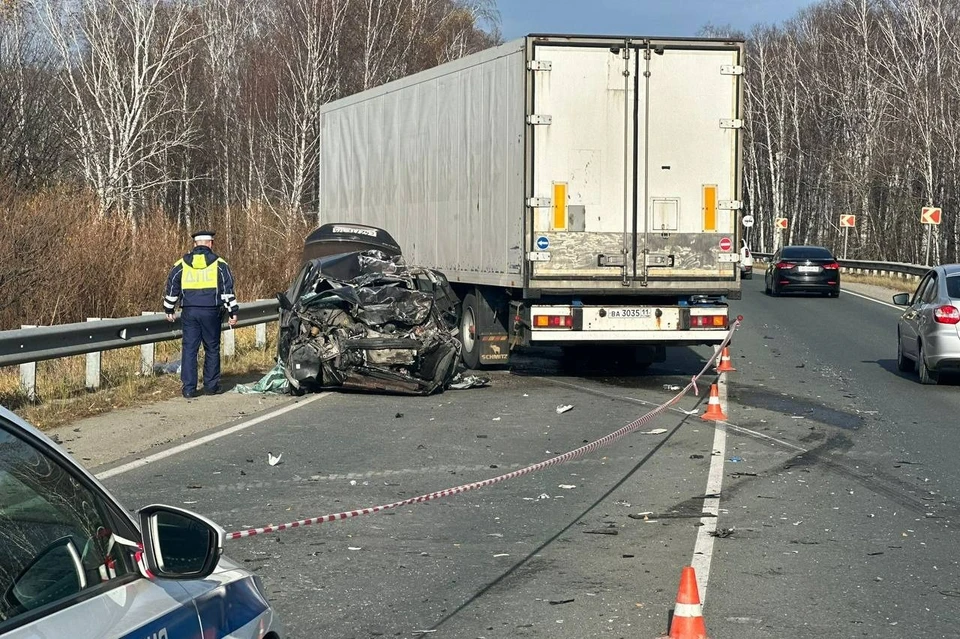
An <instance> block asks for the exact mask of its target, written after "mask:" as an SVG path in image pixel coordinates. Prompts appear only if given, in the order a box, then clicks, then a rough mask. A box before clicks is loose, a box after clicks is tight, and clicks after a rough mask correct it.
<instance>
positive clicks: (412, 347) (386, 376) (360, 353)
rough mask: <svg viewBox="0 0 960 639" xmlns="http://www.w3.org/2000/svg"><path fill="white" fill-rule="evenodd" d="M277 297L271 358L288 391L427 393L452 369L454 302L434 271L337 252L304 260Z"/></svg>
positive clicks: (370, 253)
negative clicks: (276, 335)
mask: <svg viewBox="0 0 960 639" xmlns="http://www.w3.org/2000/svg"><path fill="white" fill-rule="evenodd" d="M280 297H281V311H280V343H279V349H278V350H279V352H278V359H279V361H280V362H281V363H282V365H283V369H284V374H285V376H286V378H287V380H288V381H289V383H290V386H291V387H292V390H293V391H294V392H298V393H299V392H305V391H315V390H324V389H331V388H343V389H352V390H374V391H381V392H391V393H402V394H412V395H429V394H430V393H433V392H436V391H438V390H443V389H444V388H446V387H447V386H448V385H449V384H450V383H451V381H452V380H453V379H454V377H455V375H456V374H457V372H458V368H459V362H460V342H459V340H458V339H457V337H456V335H455V332H456V330H457V317H458V312H459V301H458V299H457V296H456V295H455V293H454V292H453V289H452V288H451V286H450V284H449V282H448V281H447V278H446V277H445V276H444V275H443V273H440V272H439V271H436V270H433V269H428V268H422V267H417V266H408V265H407V264H405V263H404V260H403V257H402V256H400V255H390V254H388V253H386V252H383V251H380V250H372V249H371V250H365V251H357V252H351V253H340V254H335V255H328V256H324V257H318V258H314V259H311V260H308V261H307V262H306V263H305V264H304V267H303V270H302V271H301V273H300V275H299V276H298V278H297V281H295V282H294V284H293V285H292V286H291V288H290V290H288V291H287V293H286V294H282V295H281V296H280Z"/></svg>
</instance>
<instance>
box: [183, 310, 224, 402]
mask: <svg viewBox="0 0 960 639" xmlns="http://www.w3.org/2000/svg"><path fill="white" fill-rule="evenodd" d="M181 310H182V312H181V315H180V322H181V323H182V325H183V355H182V357H181V359H180V381H181V382H183V392H184V394H186V393H193V392H195V391H196V390H197V354H198V353H199V351H200V343H201V342H202V343H203V353H204V358H203V387H204V389H206V390H216V389H219V388H220V325H221V319H220V310H221V309H220V307H219V306H185V307H183V308H182V309H181Z"/></svg>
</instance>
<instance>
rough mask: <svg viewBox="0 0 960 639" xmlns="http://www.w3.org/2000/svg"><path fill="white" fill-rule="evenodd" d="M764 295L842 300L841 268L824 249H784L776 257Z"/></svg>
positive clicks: (819, 247) (794, 247)
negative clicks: (817, 295) (801, 294)
mask: <svg viewBox="0 0 960 639" xmlns="http://www.w3.org/2000/svg"><path fill="white" fill-rule="evenodd" d="M764 292H766V293H767V295H773V296H777V295H780V294H781V293H793V292H810V293H823V294H825V295H829V296H830V297H840V265H839V264H837V260H836V258H835V257H834V256H833V254H832V253H831V252H830V251H828V250H827V249H825V248H823V247H822V246H784V247H783V248H781V249H780V250H778V251H777V252H776V253H774V254H773V258H772V259H771V262H770V267H769V268H768V269H767V274H766V276H765V278H764Z"/></svg>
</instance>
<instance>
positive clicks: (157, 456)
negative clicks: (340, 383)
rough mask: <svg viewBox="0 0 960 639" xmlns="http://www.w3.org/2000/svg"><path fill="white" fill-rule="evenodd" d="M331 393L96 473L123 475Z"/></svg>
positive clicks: (101, 477) (105, 477) (295, 403)
mask: <svg viewBox="0 0 960 639" xmlns="http://www.w3.org/2000/svg"><path fill="white" fill-rule="evenodd" d="M329 395H330V393H318V394H316V395H313V396H311V397H308V398H307V399H304V400H301V401H299V402H294V403H293V404H290V405H288V406H284V407H283V408H278V409H277V410H275V411H271V412H269V413H267V414H266V415H261V416H260V417H256V418H254V419H250V420H247V421H245V422H240V423H239V424H236V425H234V426H231V427H230V428H225V429H223V430H220V431H217V432H215V433H210V434H209V435H204V436H203V437H200V438H199V439H194V440H192V441H189V442H186V443H183V444H180V445H179V446H174V447H173V448H168V449H167V450H163V451H160V452H159V453H154V454H153V455H147V456H146V457H142V458H140V459H137V460H134V461H132V462H128V463H126V464H123V465H121V466H117V467H116V468H111V469H110V470H105V471H103V472H102V473H97V474H96V478H97V479H99V480H100V481H103V480H104V479H109V478H110V477H116V476H117V475H122V474H123V473H126V472H128V471H131V470H133V469H134V468H142V467H143V466H147V465H148V464H152V463H153V462H155V461H159V460H161V459H165V458H167V457H172V456H173V455H177V454H179V453H182V452H184V451H186V450H190V449H191V448H196V447H197V446H203V445H204V444H207V443H209V442H212V441H214V440H216V439H220V438H221V437H226V436H227V435H232V434H233V433H236V432H238V431H241V430H243V429H245V428H250V427H251V426H256V425H257V424H259V423H261V422H265V421H267V420H268V419H273V418H274V417H279V416H280V415H283V414H285V413H289V412H290V411H292V410H296V409H297V408H300V407H301V406H306V405H307V404H309V403H311V402H315V401H317V400H320V399H323V398H325V397H328V396H329Z"/></svg>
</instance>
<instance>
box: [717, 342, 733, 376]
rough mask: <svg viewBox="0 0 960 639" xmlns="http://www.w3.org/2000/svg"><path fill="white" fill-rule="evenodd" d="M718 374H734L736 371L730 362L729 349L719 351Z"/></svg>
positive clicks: (724, 348)
mask: <svg viewBox="0 0 960 639" xmlns="http://www.w3.org/2000/svg"><path fill="white" fill-rule="evenodd" d="M717 372H718V373H736V372H737V369H735V368H734V367H733V364H732V363H731V362H730V349H729V348H728V347H726V346H724V347H723V350H722V351H720V365H719V366H717Z"/></svg>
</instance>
